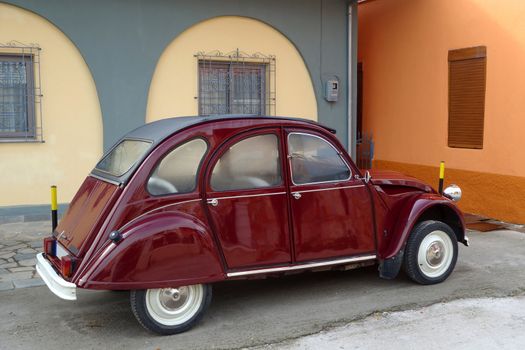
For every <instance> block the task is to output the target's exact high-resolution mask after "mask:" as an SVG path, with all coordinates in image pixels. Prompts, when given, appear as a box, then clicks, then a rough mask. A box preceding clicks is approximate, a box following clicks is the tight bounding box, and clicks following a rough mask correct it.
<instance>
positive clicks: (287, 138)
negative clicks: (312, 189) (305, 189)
mask: <svg viewBox="0 0 525 350" xmlns="http://www.w3.org/2000/svg"><path fill="white" fill-rule="evenodd" d="M291 135H306V136H312V137H315V138H318V139H320V140H321V141H324V142H326V143H328V145H329V146H330V147H332V148H333V149H334V151H335V152H336V153H337V155H338V156H339V158H340V159H341V160H342V161H343V164H344V165H345V166H346V167H347V169H348V171H349V172H350V174H349V175H348V177H347V178H346V179H339V180H330V181H319V182H305V183H296V182H295V181H294V178H293V169H292V162H291V160H292V158H293V157H292V155H291V154H290V136H291ZM286 158H287V159H288V167H289V169H290V181H291V182H292V184H293V185H294V186H307V185H318V184H330V183H338V182H347V181H349V180H352V174H353V172H352V167H351V166H350V165H349V164H348V162H347V161H346V160H345V158H344V157H343V153H342V152H341V151H339V149H337V147H336V146H334V145H333V144H332V142H330V141H328V140H327V139H325V138H324V137H321V136H319V135H315V134H311V133H308V132H304V131H291V132H288V135H287V136H286Z"/></svg>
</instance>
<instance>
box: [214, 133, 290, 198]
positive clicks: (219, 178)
mask: <svg viewBox="0 0 525 350" xmlns="http://www.w3.org/2000/svg"><path fill="white" fill-rule="evenodd" d="M281 183H282V176H281V160H280V156H279V139H278V138H277V135H275V134H266V135H258V136H252V137H249V138H246V139H243V140H241V141H239V142H237V143H235V144H234V145H232V146H231V147H230V148H229V149H228V150H227V151H226V152H224V154H222V156H221V157H220V158H219V160H218V161H217V163H216V164H215V167H214V168H213V171H212V174H211V183H210V184H211V188H212V189H213V190H214V191H229V190H243V189H253V188H264V187H273V186H277V185H280V184H281Z"/></svg>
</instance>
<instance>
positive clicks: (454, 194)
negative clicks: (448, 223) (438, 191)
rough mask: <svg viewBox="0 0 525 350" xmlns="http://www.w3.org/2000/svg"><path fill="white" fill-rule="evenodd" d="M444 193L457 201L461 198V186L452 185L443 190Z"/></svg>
mask: <svg viewBox="0 0 525 350" xmlns="http://www.w3.org/2000/svg"><path fill="white" fill-rule="evenodd" d="M443 195H444V196H445V197H447V198H450V199H452V200H453V201H454V202H457V201H459V200H460V199H461V188H459V186H458V185H450V186H448V187H447V188H445V190H444V191H443Z"/></svg>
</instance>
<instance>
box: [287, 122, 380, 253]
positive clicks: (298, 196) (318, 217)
mask: <svg viewBox="0 0 525 350" xmlns="http://www.w3.org/2000/svg"><path fill="white" fill-rule="evenodd" d="M286 134H287V138H286V139H287V142H286V147H287V154H288V157H287V158H288V166H289V172H288V173H289V176H290V203H291V204H290V208H291V217H292V223H293V241H294V248H295V261H297V262H304V261H310V260H316V259H327V258H334V257H344V256H352V255H360V254H366V253H371V252H374V251H375V238H374V231H373V221H372V220H373V215H372V205H371V204H372V203H371V198H370V194H369V192H368V189H367V188H366V185H365V183H364V181H363V180H361V179H359V178H357V177H355V176H354V172H355V169H353V168H352V167H351V166H350V165H349V162H347V161H346V160H345V158H344V156H343V153H342V150H340V149H338V148H337V146H336V145H334V144H333V143H332V142H330V140H329V139H328V138H326V137H324V136H323V135H322V134H320V133H316V132H313V131H304V130H287V132H286Z"/></svg>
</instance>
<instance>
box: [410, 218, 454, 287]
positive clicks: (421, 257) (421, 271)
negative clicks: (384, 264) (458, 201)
mask: <svg viewBox="0 0 525 350" xmlns="http://www.w3.org/2000/svg"><path fill="white" fill-rule="evenodd" d="M457 258H458V242H457V238H456V234H455V233H454V231H453V230H452V229H451V228H450V226H448V225H447V224H445V223H443V222H441V221H433V220H428V221H423V222H420V223H418V224H417V225H416V226H415V227H414V229H413V230H412V232H411V233H410V236H409V238H408V241H407V245H406V248H405V258H404V268H405V272H406V273H407V275H408V276H409V277H410V278H411V279H412V280H413V281H415V282H417V283H420V284H435V283H439V282H443V281H444V280H446V279H447V277H448V276H450V274H451V273H452V271H453V270H454V267H455V266H456V261H457Z"/></svg>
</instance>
